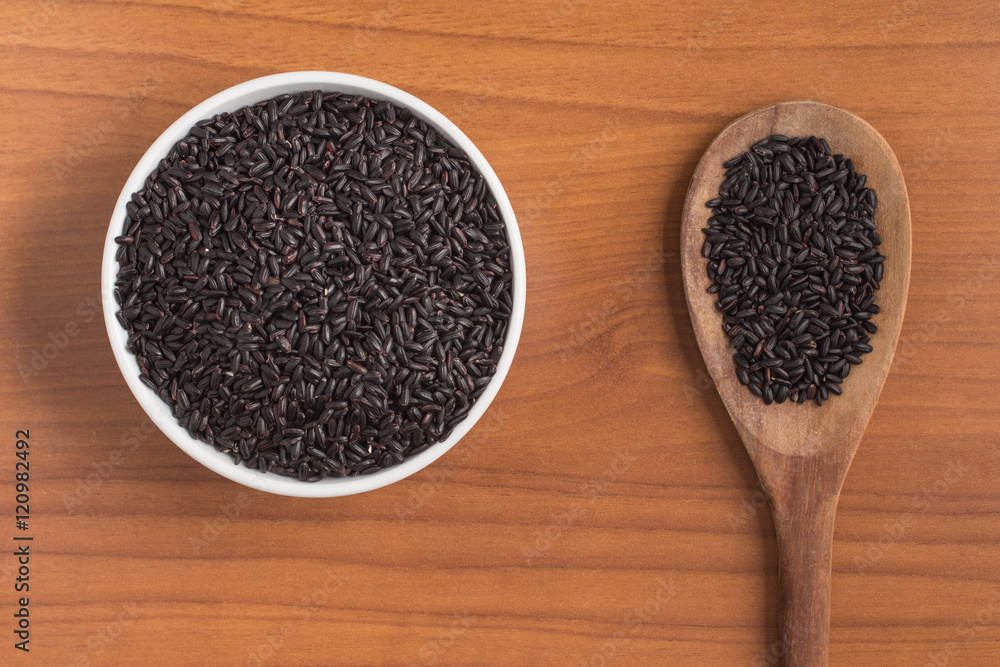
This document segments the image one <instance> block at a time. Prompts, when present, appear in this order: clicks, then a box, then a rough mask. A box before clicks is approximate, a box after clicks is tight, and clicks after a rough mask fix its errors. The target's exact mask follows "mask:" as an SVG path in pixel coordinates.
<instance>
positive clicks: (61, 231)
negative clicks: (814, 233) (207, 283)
mask: <svg viewBox="0 0 1000 667" xmlns="http://www.w3.org/2000/svg"><path fill="white" fill-rule="evenodd" d="M0 19H2V22H0V26H2V28H0V36H2V44H0V49H2V54H3V57H2V58H0V88H2V91H0V92H2V94H0V124H2V132H0V167H2V173H3V174H4V181H3V184H2V187H0V271H2V272H3V278H4V279H3V281H2V282H0V327H2V328H0V331H2V334H3V335H2V336H0V346H2V350H0V351H2V354H0V377H2V378H3V380H4V382H3V385H2V386H0V392H2V396H0V406H2V407H0V422H2V424H3V428H4V431H3V433H4V434H6V435H4V440H3V441H2V442H3V446H2V447H0V470H2V471H12V470H13V464H14V458H13V442H14V440H13V438H14V431H15V429H18V428H30V429H31V435H32V440H33V442H34V443H35V444H34V445H33V454H32V456H33V457H34V459H33V463H32V515H33V517H32V524H31V529H32V533H33V535H34V537H35V540H34V543H33V549H34V550H35V551H34V554H35V555H34V558H33V561H32V589H31V596H32V602H31V604H32V614H33V615H32V622H33V634H32V645H31V646H32V653H31V655H30V656H23V655H18V654H17V653H18V652H16V651H14V650H13V647H12V643H13V642H12V634H11V629H12V623H11V624H10V625H8V624H7V623H10V621H11V620H12V616H11V614H12V613H13V605H14V602H15V600H14V593H13V591H12V589H11V583H10V582H11V579H12V569H11V567H12V566H11V561H12V558H10V557H6V558H4V559H2V560H0V572H2V575H0V578H2V582H0V590H4V591H6V593H4V594H2V595H0V618H5V619H8V621H6V622H0V630H2V635H3V636H4V637H6V639H5V640H4V641H3V643H2V645H0V663H3V664H31V663H32V662H34V663H35V664H46V665H48V664H70V665H74V664H79V665H88V664H89V665H113V664H143V663H146V664H182V665H185V664H191V665H205V664H227V665H247V664H251V665H255V664H265V665H290V666H295V665H331V664H332V665H413V664H416V665H430V664H435V665H499V664H525V665H549V664H570V665H578V664H581V661H582V664H585V665H600V664H615V665H633V664H634V665H656V664H670V665H706V664H708V665H760V664H764V665H767V664H775V663H776V662H777V659H778V658H777V657H776V656H775V653H776V651H777V650H778V649H777V645H776V643H775V642H776V640H777V639H778V635H777V623H778V620H777V616H776V612H775V609H776V607H777V600H778V583H777V566H776V562H777V554H776V551H775V547H774V546H773V544H774V529H773V522H772V519H771V516H770V512H769V510H768V509H767V508H766V502H765V500H764V498H763V495H762V493H761V491H760V488H759V486H758V483H757V479H756V475H755V473H754V469H753V466H752V463H751V461H750V459H749V457H748V456H747V454H746V453H745V451H744V449H743V447H742V445H741V443H740V437H739V434H738V432H737V431H736V429H735V428H734V427H733V425H732V422H731V420H730V419H729V417H728V414H727V412H726V409H725V406H724V405H723V403H722V401H721V400H720V398H719V396H718V394H717V393H716V391H715V389H714V388H713V387H712V384H711V380H710V378H709V376H708V373H707V371H706V368H705V366H704V364H703V362H702V360H701V356H700V354H699V352H698V348H697V345H696V342H695V338H694V333H693V331H692V328H691V323H690V319H689V317H688V313H687V307H686V305H685V302H684V295H683V288H682V284H681V276H680V266H679V246H678V238H679V231H680V217H681V208H682V203H683V199H684V194H685V190H686V188H687V184H688V182H689V180H690V178H691V175H692V173H693V171H694V168H695V165H696V163H697V161H698V158H699V156H700V155H701V154H702V153H703V152H704V150H705V148H706V147H707V146H708V144H709V142H710V141H711V140H712V138H713V137H715V136H716V135H717V134H718V133H719V132H720V131H721V130H722V129H723V127H724V126H725V125H726V124H727V123H728V122H729V121H730V120H732V119H733V118H735V117H737V116H739V115H741V114H742V113H745V112H746V111H748V110H751V109H755V108H758V107H761V106H765V105H767V104H771V103H774V102H777V101H781V100H792V99H815V100H818V101H821V102H827V103H830V104H833V105H836V106H838V107H842V108H845V109H850V110H851V111H852V112H854V113H857V114H858V115H859V116H861V117H862V118H865V119H866V120H867V121H869V122H870V123H871V124H872V125H873V126H874V127H875V128H877V129H878V131H879V132H880V133H881V134H882V135H883V136H884V137H885V139H886V140H887V141H888V143H889V144H890V145H891V146H892V148H893V150H894V151H895V153H896V155H897V157H898V158H899V161H900V164H901V166H902V168H903V173H904V176H905V178H906V182H907V187H908V191H909V198H910V205H911V211H912V222H913V227H912V232H913V237H912V240H913V264H912V272H911V283H910V289H909V297H908V304H907V311H906V319H905V322H904V324H903V329H902V332H901V335H900V342H899V346H898V348H897V352H896V358H895V360H894V362H893V366H892V369H891V371H890V374H889V377H888V379H887V381H886V384H885V387H884V390H883V392H882V396H881V397H880V399H879V404H878V407H877V408H876V409H875V412H874V414H873V416H872V419H871V421H870V423H869V425H868V428H867V430H866V433H865V436H864V439H863V442H862V444H861V447H860V448H859V449H858V453H857V455H856V457H855V459H854V463H853V464H852V467H851V474H850V475H849V476H848V477H847V479H846V481H845V483H844V487H843V491H842V494H841V498H840V504H839V510H838V516H837V525H836V532H835V535H834V545H833V550H834V557H833V564H832V568H833V570H832V571H833V576H832V610H831V634H830V638H831V646H830V662H831V664H832V665H921V666H923V665H926V664H939V665H940V664H946V665H948V666H949V667H952V666H954V665H995V664H996V663H997V660H998V656H1000V573H998V570H997V563H998V562H1000V485H998V484H997V479H998V475H1000V441H998V435H997V434H998V433H1000V406H998V404H997V401H996V398H995V397H996V384H997V380H998V378H1000V355H997V354H996V341H997V326H996V322H997V316H998V313H1000V296H998V295H1000V228H998V226H997V219H996V217H997V211H998V209H1000V179H998V177H997V174H998V173H1000V154H998V153H997V151H996V146H997V145H998V139H1000V124H998V122H997V121H998V112H997V108H998V105H1000V79H998V77H997V76H996V72H997V62H998V58H1000V9H998V7H997V5H996V3H995V2H986V1H983V2H974V1H961V2H955V3H931V2H921V1H920V0H917V1H916V2H857V1H855V0H845V2H840V3H798V4H797V5H795V6H792V5H789V4H788V3H776V2H746V1H740V0H737V2H729V3H720V2H710V1H708V0H694V1H692V2H688V3H684V4H683V5H680V4H678V5H677V6H664V4H663V3H655V2H651V1H648V2H638V1H637V2H619V3H584V2H573V1H572V0H569V1H567V2H560V3H541V2H527V1H520V0H515V1H513V2H510V3H502V4H501V3H487V2H468V3H457V2H452V1H447V0H429V1H428V2H421V3H402V2H395V1H393V0H387V1H386V2H384V3H383V2H377V3H349V4H347V5H345V4H344V3H318V2H307V1H305V0H292V1H291V2H287V3H267V2H263V1H260V2H258V1H256V0H254V1H250V0H217V1H214V2H213V1H208V2H205V0H202V1H201V2H196V1H195V0H169V1H168V0H157V1H146V0H135V1H131V2H93V1H89V0H81V1H79V2H60V1H53V2H41V1H39V2H35V1H32V0H26V1H25V2H20V3H4V4H3V5H2V7H0ZM298 69H329V70H336V71H348V72H352V73H355V74H360V75H364V76H370V77H373V78H376V79H380V80H383V81H385V82H387V83H390V84H392V85H396V86H399V87H401V88H403V89H404V90H407V91H408V92H411V93H413V94H415V95H417V96H418V97H421V98H422V99H424V100H426V101H427V102H428V103H430V104H431V105H433V106H434V107H436V108H437V109H439V110H441V111H442V112H443V113H445V114H446V115H447V116H449V117H450V118H452V119H453V120H454V121H455V122H456V123H457V124H458V125H459V126H460V127H461V128H462V129H463V131H465V132H466V134H468V135H469V137H470V138H471V139H472V140H473V141H475V142H476V144H477V145H478V146H479V147H480V149H481V150H482V151H483V153H484V154H485V155H486V157H487V158H488V159H489V160H490V162H491V164H492V165H493V167H494V169H495V170H496V172H497V174H498V176H499V177H500V180H501V181H502V182H503V184H504V186H505V188H506V190H507V192H508V194H509V196H510V198H511V201H512V204H513V206H514V210H515V211H516V212H517V213H518V220H519V223H520V226H521V230H522V235H523V238H524V243H525V251H526V254H527V261H528V271H529V275H528V307H527V313H526V320H525V328H524V334H523V336H522V339H521V343H520V345H519V347H518V354H517V358H516V360H515V362H514V365H513V368H512V369H511V372H510V374H509V375H508V377H507V379H506V381H505V383H504V387H503V389H502V391H501V392H500V394H499V396H498V397H497V400H496V401H495V402H494V404H493V407H492V408H491V414H492V415H493V418H492V419H491V418H490V417H487V418H485V419H484V421H483V422H481V423H480V424H478V425H477V426H476V428H475V429H474V430H473V431H472V432H471V433H470V434H469V436H468V437H467V438H466V439H465V440H463V442H462V443H460V444H459V445H458V446H456V447H455V448H454V449H453V450H452V451H450V452H449V453H448V454H447V455H446V456H444V457H443V458H442V459H441V460H440V461H438V462H437V463H435V465H434V466H431V467H429V468H428V469H426V470H424V471H422V472H421V473H420V474H418V475H415V476H414V477H412V478H410V479H408V480H405V481H403V482H400V483H399V484H396V485H393V486H391V487H389V488H386V489H383V490H380V491H377V492H375V493H373V494H369V495H363V496H357V497H351V498H341V499H336V500H325V501H319V500H316V501H312V500H297V499H292V498H276V497H271V496H266V495H262V494H257V493H255V492H250V491H246V490H244V489H243V488H241V487H239V486H237V485H235V484H232V483H230V482H228V481H226V480H223V479H221V478H219V477H218V476H216V475H214V474H213V473H211V472H209V471H207V470H204V469H201V468H200V467H199V466H198V465H197V464H196V463H194V462H193V461H191V460H190V459H189V458H188V457H187V456H186V455H185V454H183V453H182V452H181V451H180V450H179V449H177V448H176V447H174V446H173V445H171V444H170V443H169V442H168V441H167V440H166V439H165V438H164V437H162V436H161V435H159V434H158V433H157V432H155V431H151V430H150V429H149V428H148V426H147V422H146V421H145V420H144V418H143V413H142V411H141V409H140V408H139V406H138V405H137V404H136V403H135V401H134V400H133V398H132V397H131V395H130V393H129V392H128V389H127V387H126V385H125V383H124V381H123V380H122V378H121V376H120V374H119V372H118V370H117V367H116V365H115V363H114V359H113V357H112V354H111V350H110V347H109V345H108V343H107V340H106V334H105V332H104V329H103V324H102V323H101V321H100V318H99V317H98V315H97V312H98V311H97V304H98V303H99V301H98V299H99V289H98V286H99V274H100V258H101V247H102V240H103V237H104V234H105V232H106V230H107V222H108V218H109V216H110V213H111V210H112V208H113V207H114V202H115V199H116V198H117V196H118V192H119V190H120V188H121V185H122V183H124V181H125V179H126V177H127V176H128V174H129V172H130V171H131V169H132V167H133V165H134V164H135V162H136V161H137V160H138V158H139V157H140V156H141V155H142V153H143V152H144V151H145V149H146V148H147V147H148V145H149V144H150V143H151V142H152V141H153V139H155V137H156V136H158V135H159V134H160V132H162V130H163V129H164V128H165V127H167V126H168V125H169V124H170V123H171V122H172V121H173V120H174V119H176V118H177V117H178V116H180V115H181V114H182V113H183V112H184V111H185V110H187V109H188V108H190V107H191V106H193V105H194V104H196V103H197V102H199V101H201V100H203V99H205V98H206V97H208V96H209V95H211V94H213V93H215V92H217V91H219V90H222V89H224V88H226V87H228V86H230V85H232V84H235V83H238V82H240V81H243V80H246V79H249V78H252V77H255V76H260V75H264V74H269V73H274V72H280V71H289V70H298ZM102 121H105V122H103V124H102ZM95 128H96V129H95ZM48 345H52V346H54V347H52V348H49V347H46V346H48ZM53 351H54V354H49V353H52V352H53ZM46 354H49V356H51V358H45V356H44V355H46ZM36 355H37V356H36ZM33 364H34V367H33ZM616 457H617V458H616ZM0 479H2V480H3V482H2V485H0V490H2V493H3V497H2V503H3V507H5V508H7V510H6V511H8V512H12V511H13V488H12V485H11V482H10V480H11V477H10V474H9V473H8V472H2V473H0ZM7 517H8V518H6V519H4V523H3V525H4V531H3V535H2V538H3V539H4V540H7V541H8V544H10V541H9V540H10V539H11V537H12V536H13V532H14V530H15V529H14V527H13V517H12V516H11V515H10V514H8V515H7ZM934 661H936V663H935V662H934Z"/></svg>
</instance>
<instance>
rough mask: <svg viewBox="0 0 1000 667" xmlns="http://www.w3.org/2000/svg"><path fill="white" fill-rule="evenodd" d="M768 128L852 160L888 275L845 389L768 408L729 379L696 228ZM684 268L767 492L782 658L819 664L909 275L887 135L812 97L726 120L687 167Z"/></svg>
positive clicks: (730, 365)
mask: <svg viewBox="0 0 1000 667" xmlns="http://www.w3.org/2000/svg"><path fill="white" fill-rule="evenodd" d="M772 134H783V135H786V136H790V137H798V136H810V135H812V136H817V137H824V138H825V139H826V140H827V141H828V142H829V144H830V147H831V149H832V150H833V152H834V153H842V154H844V155H845V156H847V157H850V158H851V159H852V161H853V162H854V166H855V168H856V169H857V171H858V172H859V173H863V174H866V175H867V177H868V181H867V184H866V185H867V187H870V188H873V189H874V190H875V191H876V193H877V194H878V200H879V204H878V210H877V212H876V215H875V224H876V228H877V230H878V232H879V234H880V236H881V237H882V245H881V247H880V252H881V253H882V254H883V255H885V257H886V261H885V276H884V278H883V280H882V282H881V285H880V289H879V291H878V300H877V302H876V303H878V304H879V306H880V308H881V312H880V313H879V314H877V315H875V316H874V317H873V318H872V321H873V322H874V323H875V324H876V325H877V326H878V331H877V333H875V334H874V335H873V336H872V341H871V346H872V348H873V350H872V351H871V352H870V353H868V354H867V355H865V356H864V357H863V363H862V364H861V365H860V366H856V367H855V368H853V369H852V372H851V374H850V376H849V377H848V378H846V379H845V381H844V384H843V395H842V396H831V399H832V400H830V401H829V402H827V403H824V404H823V405H822V406H818V405H816V404H814V403H812V402H811V401H809V402H807V403H805V404H797V403H794V402H792V401H788V402H785V403H782V404H772V405H765V404H764V402H763V401H762V400H761V399H760V398H758V397H757V396H755V395H753V394H752V393H751V392H750V391H749V390H748V389H747V388H746V387H745V386H743V385H741V384H740V382H739V379H738V378H737V377H736V372H735V365H734V362H733V354H734V350H733V349H732V348H731V347H730V342H729V339H728V337H727V336H726V335H725V333H724V331H723V329H722V317H721V315H720V313H719V311H718V310H717V309H716V308H715V302H716V295H714V294H710V293H709V292H708V291H707V290H708V288H709V286H710V285H711V283H712V281H711V280H710V279H709V277H708V273H707V270H706V263H707V260H706V259H705V258H704V257H703V256H702V254H701V250H702V246H703V244H704V234H703V233H702V231H701V230H702V228H703V227H705V226H707V222H708V218H709V217H710V215H711V211H710V209H708V208H706V207H705V202H707V201H708V200H710V199H712V198H713V197H715V196H717V194H718V189H719V185H720V183H721V182H722V180H723V174H724V171H725V170H724V169H723V166H722V165H723V163H724V162H725V161H726V160H728V159H729V158H732V157H735V156H737V155H742V154H743V153H745V152H746V151H747V150H749V149H750V147H751V146H752V145H753V144H754V143H756V142H757V141H759V140H761V139H765V138H767V137H768V136H770V135H772ZM681 270H682V273H683V278H684V290H685V294H686V298H687V303H688V310H689V312H690V314H691V322H692V324H693V325H694V331H695V336H696V338H697V340H698V346H699V347H700V348H701V353H702V356H703V357H704V359H705V365H706V366H707V367H708V372H709V374H710V375H711V377H712V379H713V381H714V382H715V386H716V388H717V389H718V391H719V395H720V397H721V398H722V401H723V403H724V404H725V406H726V409H727V410H728V411H729V415H730V416H731V417H732V419H733V423H734V424H735V425H736V430H737V431H738V432H739V434H740V437H741V438H742V439H743V443H744V445H745V446H746V449H747V452H748V453H749V454H750V458H751V460H752V461H753V463H754V467H755V468H756V470H757V475H758V476H759V477H760V481H761V485H762V486H763V488H764V492H765V494H766V495H767V497H768V499H769V501H770V505H771V511H772V515H773V517H774V522H775V528H776V532H777V538H778V560H779V562H778V572H779V586H780V590H781V593H780V595H781V611H780V613H779V624H780V628H779V630H780V634H781V638H780V641H781V642H782V643H783V645H782V649H783V650H782V653H783V655H784V656H785V657H784V660H785V664H786V665H794V666H796V667H799V666H802V665H810V666H812V665H825V664H827V656H828V645H829V626H830V573H831V570H830V563H831V553H832V546H833V522H834V514H835V511H836V506H837V499H838V497H839V495H840V488H841V485H842V484H843V481H844V477H845V475H846V474H847V469H848V467H849V466H850V463H851V460H852V459H853V457H854V453H855V451H856V450H857V446H858V443H859V442H860V441H861V436H862V434H863V433H864V430H865V426H866V425H867V424H868V420H869V418H870V417H871V415H872V412H873V410H874V408H875V403H876V401H877V399H878V396H879V393H880V392H881V391H882V385H883V384H884V383H885V379H886V376H887V375H888V373H889V367H890V365H891V363H892V357H893V353H894V351H895V349H896V342H897V340H898V339H899V332H900V328H901V327H902V323H903V313H904V310H905V307H906V293H907V288H908V285H909V277H910V208H909V202H908V200H907V195H906V184H905V182H904V180H903V174H902V171H901V170H900V168H899V163H898V162H897V160H896V157H895V155H893V152H892V149H891V148H890V147H889V145H888V144H887V143H886V141H885V139H883V138H882V136H881V135H879V133H878V132H877V131H876V130H875V129H874V128H873V127H872V126H871V125H869V124H868V123H866V122H865V121H863V120H862V119H860V118H858V117H857V116H855V115H853V114H851V113H848V112H847V111H844V110H843V109H838V108H836V107H832V106H829V105H826V104H820V103H818V102H808V101H803V102H783V103H779V104H774V105H771V106H768V107H764V108H762V109H758V110H757V111H753V112H751V113H749V114H747V115H745V116H742V117H740V118H738V119H737V120H735V121H733V122H732V123H730V124H729V126H727V127H726V128H725V129H724V130H723V131H722V132H721V133H720V134H719V136H718V137H716V138H715V140H714V141H713V142H712V144H711V145H710V146H709V147H708V150H706V151H705V154H704V155H703V156H702V158H701V161H700V162H699V163H698V166H697V168H696V169H695V172H694V176H693V177H692V179H691V185H690V187H689V188H688V192H687V197H686V199H685V202H684V210H683V217H682V221H681Z"/></svg>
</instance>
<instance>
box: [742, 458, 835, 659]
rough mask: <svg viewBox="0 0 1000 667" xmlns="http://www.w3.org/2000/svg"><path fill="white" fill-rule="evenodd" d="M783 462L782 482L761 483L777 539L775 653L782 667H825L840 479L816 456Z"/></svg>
mask: <svg viewBox="0 0 1000 667" xmlns="http://www.w3.org/2000/svg"><path fill="white" fill-rule="evenodd" d="M819 458H820V459H821V458H822V457H819ZM783 463H784V465H783V466H782V470H781V477H780V482H781V483H780V484H777V485H775V484H767V483H766V482H765V484H764V486H765V488H767V489H769V493H768V496H769V498H770V502H771V513H772V515H773V517H774V525H775V530H776V533H777V538H778V585H779V588H780V596H781V607H780V612H779V615H778V628H779V632H780V635H779V641H780V643H779V644H778V646H777V648H778V649H779V650H778V654H779V655H782V656H783V664H784V665H785V667H826V665H827V664H828V663H829V646H830V564H831V557H832V553H833V521H834V516H835V513H836V511H837V498H838V496H839V495H840V483H839V482H840V480H842V479H843V476H842V475H834V476H831V475H824V474H822V472H823V470H822V469H823V468H824V467H825V466H824V465H823V463H824V462H823V461H821V460H817V458H812V457H788V458H787V459H785V460H784V461H783ZM771 472H772V473H773V472H774V470H773V469H772V471H771ZM761 477H762V479H764V477H765V476H764V475H761ZM769 477H770V478H771V480H772V481H774V479H775V477H774V475H773V474H771V475H769ZM831 477H832V478H833V479H831ZM838 478H839V479H838ZM831 482H832V483H831Z"/></svg>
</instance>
